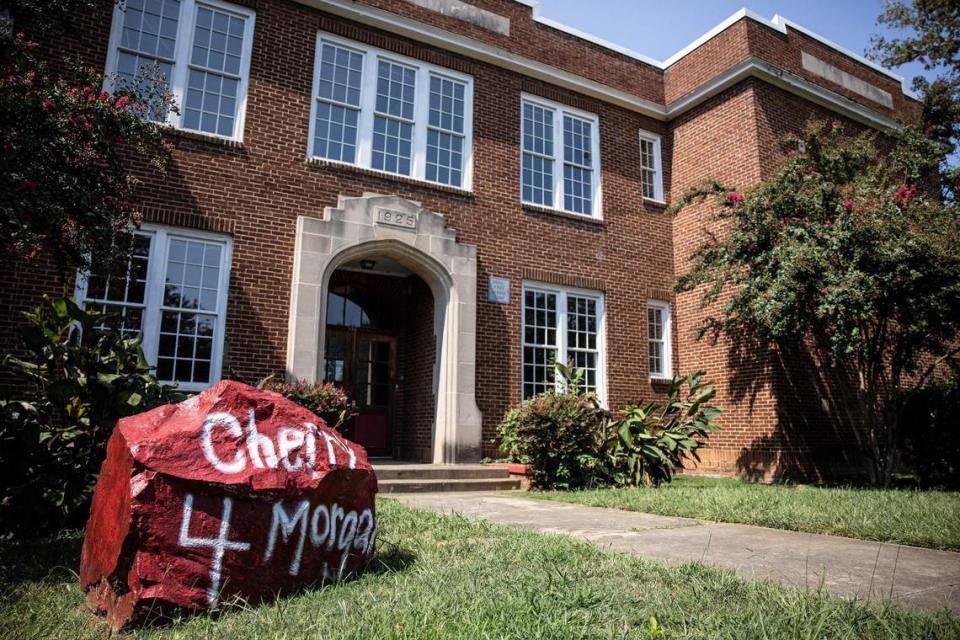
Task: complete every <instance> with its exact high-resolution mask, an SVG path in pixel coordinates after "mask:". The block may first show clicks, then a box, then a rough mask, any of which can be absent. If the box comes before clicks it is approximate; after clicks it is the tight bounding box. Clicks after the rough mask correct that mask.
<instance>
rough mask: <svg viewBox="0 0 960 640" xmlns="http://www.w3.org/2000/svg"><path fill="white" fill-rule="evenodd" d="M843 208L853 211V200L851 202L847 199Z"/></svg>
mask: <svg viewBox="0 0 960 640" xmlns="http://www.w3.org/2000/svg"><path fill="white" fill-rule="evenodd" d="M843 208H844V209H846V210H847V211H853V200H851V199H850V198H847V199H846V200H844V201H843Z"/></svg>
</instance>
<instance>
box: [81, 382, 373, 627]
mask: <svg viewBox="0 0 960 640" xmlns="http://www.w3.org/2000/svg"><path fill="white" fill-rule="evenodd" d="M376 491H377V480H376V476H375V475H374V472H373V469H372V468H371V466H370V463H369V462H368V460H367V454H366V451H364V449H363V447H361V446H359V445H357V444H354V443H351V442H349V441H347V440H345V439H343V438H342V436H340V435H339V434H338V433H337V432H336V431H334V430H333V429H330V428H328V427H327V426H326V425H325V424H324V422H323V421H322V420H321V419H320V418H318V417H317V416H315V415H314V414H312V413H311V412H309V411H307V410H306V409H304V408H302V407H300V406H299V405H297V404H295V403H293V402H291V401H289V400H287V399H286V398H284V397H282V396H280V395H278V394H276V393H273V392H270V391H263V390H258V389H254V388H253V387H250V386H247V385H244V384H241V383H238V382H232V381H225V382H221V383H220V384H218V385H216V386H214V387H212V388H210V389H208V390H207V391H205V392H203V393H201V394H200V395H198V396H195V397H193V398H190V399H189V400H187V401H185V402H182V403H180V404H177V405H166V406H163V407H158V408H157V409H154V410H152V411H149V412H147V413H143V414H140V415H137V416H133V417H130V418H125V419H123V420H121V421H120V422H119V423H118V424H117V427H116V429H115V430H114V433H113V435H112V436H111V438H110V442H109V444H108V446H107V458H106V460H105V461H104V463H103V467H102V468H101V471H100V477H99V480H98V482H97V487H96V491H95V493H94V498H93V506H92V509H91V513H90V520H89V521H88V522H87V528H86V533H85V536H84V541H83V554H82V557H81V561H80V583H81V586H82V587H83V589H84V590H86V591H87V602H88V604H89V605H90V606H91V607H93V608H94V609H96V610H97V611H99V612H103V613H106V614H107V616H108V618H109V620H110V623H111V624H112V626H113V627H114V628H117V629H119V628H121V627H124V626H127V625H128V624H135V623H139V622H142V621H143V620H144V619H146V618H147V617H148V616H150V615H151V614H158V613H163V612H165V611H169V610H171V609H173V608H184V609H188V610H205V609H210V608H213V607H216V606H217V605H218V604H219V603H222V602H225V601H228V600H230V599H232V598H235V597H240V598H243V599H244V600H247V601H260V600H263V599H267V598H272V597H274V596H275V595H276V594H277V593H278V592H279V591H281V590H284V589H289V588H291V587H295V586H300V585H304V584H310V583H313V582H316V581H320V580H332V579H336V578H338V577H340V576H343V575H346V574H349V573H352V572H354V571H357V570H359V569H361V568H362V567H363V566H364V565H365V564H366V563H367V561H368V560H369V558H370V557H371V555H372V554H373V548H374V541H375V539H376V520H375V512H374V495H375V494H376Z"/></svg>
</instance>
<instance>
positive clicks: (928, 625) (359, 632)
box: [0, 500, 960, 640]
mask: <svg viewBox="0 0 960 640" xmlns="http://www.w3.org/2000/svg"><path fill="white" fill-rule="evenodd" d="M379 505H380V511H379V518H380V531H381V535H380V542H379V545H378V552H377V556H376V557H375V558H374V561H373V563H374V564H373V566H372V567H371V569H370V570H369V571H368V572H367V573H365V574H364V575H362V576H361V577H359V578H357V579H355V580H351V581H347V582H343V583H340V584H336V585H327V586H325V587H317V588H315V589H313V590H307V591H304V592H302V593H299V594H297V595H289V596H286V597H283V598H281V599H279V600H277V601H276V602H273V603H269V604H264V605H261V606H258V607H244V606H238V607H235V608H232V609H228V610H227V611H226V612H225V613H224V614H223V615H221V616H220V617H219V618H212V617H209V616H198V617H194V618H191V619H188V620H182V621H175V623H174V624H173V625H172V626H170V627H167V628H163V629H151V630H148V631H145V632H139V633H138V634H131V635H139V636H142V637H145V638H169V639H173V638H177V639H189V638H230V639H231V640H233V639H242V638H357V639H363V640H371V639H380V638H431V639H433V638H471V639H472V638H524V639H526V638H622V637H636V638H646V637H664V638H704V639H706V638H710V639H715V638H738V639H739V638H810V639H812V638H840V639H845V638H850V639H854V638H855V639H858V640H862V639H867V638H891V639H893V638H897V639H910V638H918V639H919V638H958V637H960V619H958V618H956V617H953V616H951V615H949V614H948V613H946V612H941V613H939V614H936V615H926V614H917V613H906V612H903V611H901V610H899V609H896V608H894V607H890V606H866V605H864V604H861V603H853V602H848V601H844V600H840V599H837V598H834V597H831V596H828V595H826V594H824V593H820V592H816V591H794V590H788V589H785V588H782V587H779V586H774V585H769V584H762V583H748V582H744V581H742V580H740V579H739V578H737V577H735V576H734V575H733V574H732V573H730V572H725V571H720V570H716V569H711V568H707V567H704V566H701V565H686V566H683V567H679V568H674V567H667V566H666V565H661V564H657V563H654V562H650V561H645V560H641V559H638V558H634V557H632V556H627V555H623V554H617V553H612V552H605V551H600V550H598V549H596V548H595V547H593V546H592V545H590V544H588V543H585V542H581V541H578V540H575V539H573V538H571V537H565V536H546V535H541V534H537V533H533V532H528V531H522V530H519V529H513V528H509V527H507V526H505V525H497V524H491V523H484V522H475V521H469V520H466V519H464V518H461V517H450V516H442V515H439V514H435V513H427V512H420V511H415V510H412V509H409V508H406V507H403V506H401V505H400V504H398V503H396V502H394V501H391V500H381V501H380V503H379ZM79 543H80V535H79V534H77V533H71V534H65V535H63V536H61V537H60V538H58V539H54V540H46V541H43V540H41V541H36V542H30V543H0V638H18V639H21V638H22V639H28V638H44V639H46V638H69V639H71V640H73V639H74V638H102V637H105V636H106V635H107V630H106V628H105V626H104V625H103V623H102V622H98V621H97V619H96V618H94V617H93V616H92V614H90V613H88V612H87V611H86V610H85V609H84V607H83V597H82V594H81V592H80V590H79V588H78V586H77V578H76V575H75V573H74V571H75V570H76V567H77V562H78V555H79ZM651 616H656V619H657V620H658V621H659V627H660V628H661V629H662V630H664V635H663V636H659V635H656V634H649V633H648V629H649V620H650V617H651Z"/></svg>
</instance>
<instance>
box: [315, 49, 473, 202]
mask: <svg viewBox="0 0 960 640" xmlns="http://www.w3.org/2000/svg"><path fill="white" fill-rule="evenodd" d="M314 98H315V100H314V105H313V115H312V117H311V119H310V128H311V130H310V145H309V146H310V151H309V154H310V155H311V156H312V157H315V158H324V159H327V160H333V161H336V162H344V163H347V164H355V165H358V166H361V167H366V168H370V169H376V170H378V171H385V172H387V173H395V174H399V175H404V176H409V177H412V178H417V179H420V180H426V181H429V182H437V183H440V184H445V185H449V186H452V187H458V188H462V189H469V188H470V157H471V147H472V139H471V138H472V111H473V79H472V78H471V77H470V76H467V75H464V74H460V73H456V72H453V71H449V70H446V69H441V68H439V67H434V66H432V65H427V64H424V63H422V62H419V61H416V60H412V59H409V58H405V57H402V56H397V55H394V54H392V53H389V52H386V51H381V50H379V49H374V48H372V47H367V46H365V45H361V44H359V43H355V42H351V41H345V40H342V39H340V38H333V37H331V36H329V35H327V34H320V35H319V38H318V41H317V55H316V69H315V70H314Z"/></svg>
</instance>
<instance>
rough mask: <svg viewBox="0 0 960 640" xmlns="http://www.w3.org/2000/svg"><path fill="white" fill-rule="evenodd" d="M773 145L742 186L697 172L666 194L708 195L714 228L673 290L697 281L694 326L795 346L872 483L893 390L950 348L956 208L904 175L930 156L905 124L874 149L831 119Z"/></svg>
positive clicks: (957, 309) (880, 464)
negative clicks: (772, 153) (774, 152)
mask: <svg viewBox="0 0 960 640" xmlns="http://www.w3.org/2000/svg"><path fill="white" fill-rule="evenodd" d="M785 144H786V145H787V147H788V156H789V157H788V158H787V160H786V162H785V163H784V165H783V167H782V169H781V170H780V171H779V173H777V174H776V175H775V176H774V177H772V178H770V179H769V180H767V181H765V182H763V183H762V184H760V185H759V186H757V187H756V188H754V189H753V190H751V191H749V192H747V193H740V192H738V191H736V190H734V189H733V188H732V187H727V186H724V185H720V184H717V183H711V184H706V185H703V186H702V187H700V188H697V189H694V190H692V191H691V192H690V193H688V194H687V195H686V196H685V197H684V198H682V199H681V200H680V201H679V202H678V203H677V205H675V207H674V210H678V209H680V208H683V207H685V206H687V205H689V204H691V203H695V202H702V201H704V200H708V201H712V202H714V203H715V204H716V205H717V207H716V214H715V217H716V219H717V220H718V221H719V222H720V223H721V224H722V226H723V228H724V229H725V233H724V235H723V236H722V237H718V236H711V237H710V238H709V239H708V241H707V242H705V243H704V244H703V245H702V246H700V247H699V248H698V249H697V251H696V252H695V253H694V255H693V256H692V261H693V264H692V267H691V269H690V270H689V272H687V273H685V274H683V275H682V276H681V277H680V278H679V280H678V283H677V290H678V291H679V292H691V291H694V290H700V291H701V292H702V296H703V297H702V300H703V303H704V306H705V307H707V308H709V309H710V312H709V313H710V315H708V317H707V318H706V320H705V322H704V324H703V326H702V327H701V336H703V335H704V334H706V335H707V337H708V339H710V340H715V339H716V337H717V336H718V335H719V334H722V333H723V334H728V335H732V336H742V335H745V334H746V335H751V336H754V337H757V338H759V339H761V340H766V341H769V342H771V343H773V344H776V345H780V346H781V347H783V348H784V349H804V350H806V351H807V352H808V353H809V354H810V356H811V357H812V358H813V360H814V362H815V363H816V366H815V371H814V373H815V374H816V375H817V376H818V377H819V378H820V382H821V385H820V386H821V389H824V390H826V389H829V390H830V393H829V394H828V395H827V397H825V398H824V399H825V400H827V401H828V402H832V406H833V409H834V414H835V415H836V416H837V418H838V419H841V420H844V421H845V422H846V423H847V424H848V425H849V426H850V427H851V429H852V431H853V433H855V434H857V435H858V436H860V444H861V446H862V449H863V451H864V453H865V454H866V455H867V458H868V460H869V461H870V463H871V469H872V470H873V474H874V479H875V480H878V481H886V480H887V479H888V478H889V477H890V473H891V471H892V469H893V463H894V453H895V449H896V446H895V444H896V431H897V425H898V423H899V421H898V411H899V406H900V400H901V398H902V395H903V391H904V390H905V389H907V388H912V387H918V386H923V385H924V384H926V383H927V382H928V381H929V380H930V379H931V376H932V375H933V373H934V372H935V371H936V368H937V367H936V365H937V364H941V363H943V362H944V361H947V360H950V359H953V358H954V357H955V356H956V353H957V347H956V344H957V342H956V340H957V337H958V336H957V332H958V327H960V251H957V246H958V244H957V240H958V226H960V216H958V212H957V210H956V208H953V207H946V206H944V205H943V203H942V202H941V201H940V199H939V198H937V197H929V196H928V195H927V194H926V193H925V190H924V189H923V188H920V187H918V185H922V184H924V183H925V180H926V179H927V176H928V175H929V173H930V171H931V170H933V169H935V166H936V162H937V159H938V158H939V156H938V153H937V147H936V145H935V143H933V142H931V141H929V140H927V139H925V138H924V137H923V136H922V135H920V134H919V133H918V132H917V131H916V130H914V129H907V130H905V131H904V132H903V133H902V134H901V135H900V137H899V139H898V140H897V143H896V145H895V147H894V148H893V150H892V151H890V152H889V153H884V154H881V153H879V152H878V151H877V149H876V147H875V145H874V143H873V139H872V137H871V136H870V135H868V134H863V135H860V136H856V137H849V136H847V135H845V134H844V130H843V127H842V125H841V124H840V122H838V121H834V122H833V123H832V124H826V123H811V124H810V125H809V126H808V127H807V128H806V129H805V131H804V132H803V133H802V135H801V136H799V137H793V138H791V139H789V140H787V141H786V142H785Z"/></svg>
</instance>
